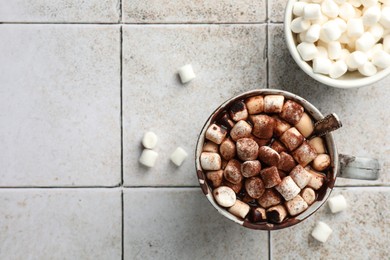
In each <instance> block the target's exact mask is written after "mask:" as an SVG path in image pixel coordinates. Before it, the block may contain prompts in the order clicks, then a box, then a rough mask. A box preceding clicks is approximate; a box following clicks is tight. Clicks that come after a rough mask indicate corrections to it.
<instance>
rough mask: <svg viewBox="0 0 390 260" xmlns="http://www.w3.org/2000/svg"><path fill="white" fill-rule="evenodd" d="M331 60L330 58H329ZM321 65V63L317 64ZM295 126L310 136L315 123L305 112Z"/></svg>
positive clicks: (304, 134)
mask: <svg viewBox="0 0 390 260" xmlns="http://www.w3.org/2000/svg"><path fill="white" fill-rule="evenodd" d="M327 60H328V61H329V62H330V60H329V59H327ZM317 66H319V65H317ZM313 67H314V66H313ZM295 128H296V129H298V131H299V132H300V133H301V134H302V135H303V136H304V137H306V138H307V137H309V136H310V135H311V134H312V133H313V130H314V124H313V121H312V120H311V118H310V116H309V115H308V114H306V113H303V115H302V117H301V119H300V120H299V122H298V123H296V124H295Z"/></svg>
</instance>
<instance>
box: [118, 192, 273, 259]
mask: <svg viewBox="0 0 390 260" xmlns="http://www.w3.org/2000/svg"><path fill="white" fill-rule="evenodd" d="M124 214H125V215H124V245H125V248H124V250H125V251H124V252H125V255H124V259H137V258H139V257H142V258H146V259H156V258H158V259H188V258H189V257H190V258H192V259H266V258H268V232H267V231H260V230H250V229H247V228H244V227H241V226H239V225H238V224H236V223H234V222H232V221H230V220H228V219H226V218H224V217H223V216H222V215H220V214H219V213H218V212H217V210H216V209H214V208H213V207H212V206H211V204H210V203H209V202H208V201H207V199H206V198H205V197H204V195H203V193H202V192H201V190H200V189H199V188H175V189H172V188H132V189H125V190H124Z"/></svg>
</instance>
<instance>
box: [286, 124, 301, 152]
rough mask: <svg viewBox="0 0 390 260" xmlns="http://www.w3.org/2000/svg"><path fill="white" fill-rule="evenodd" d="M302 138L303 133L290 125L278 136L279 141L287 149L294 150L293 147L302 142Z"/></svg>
mask: <svg viewBox="0 0 390 260" xmlns="http://www.w3.org/2000/svg"><path fill="white" fill-rule="evenodd" d="M303 140H304V137H303V135H302V134H301V133H300V132H299V131H298V130H297V129H296V128H295V127H291V128H290V129H288V130H287V131H286V132H284V133H283V134H282V136H281V137H280V141H281V142H282V143H283V144H284V145H285V146H286V147H287V149H288V150H289V151H293V150H295V148H297V147H298V146H299V145H301V144H302V142H303Z"/></svg>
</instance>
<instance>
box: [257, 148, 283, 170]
mask: <svg viewBox="0 0 390 260" xmlns="http://www.w3.org/2000/svg"><path fill="white" fill-rule="evenodd" d="M258 154H259V159H260V160H261V161H262V162H264V163H266V164H268V165H271V166H277V165H278V163H279V159H280V155H279V153H278V152H277V151H275V150H274V149H272V148H271V147H269V146H262V147H260V148H259V152H258Z"/></svg>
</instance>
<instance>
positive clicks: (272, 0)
mask: <svg viewBox="0 0 390 260" xmlns="http://www.w3.org/2000/svg"><path fill="white" fill-rule="evenodd" d="M287 2H288V0H268V17H269V21H270V22H271V23H282V22H283V21H284V10H285V9H286V5H287Z"/></svg>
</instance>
